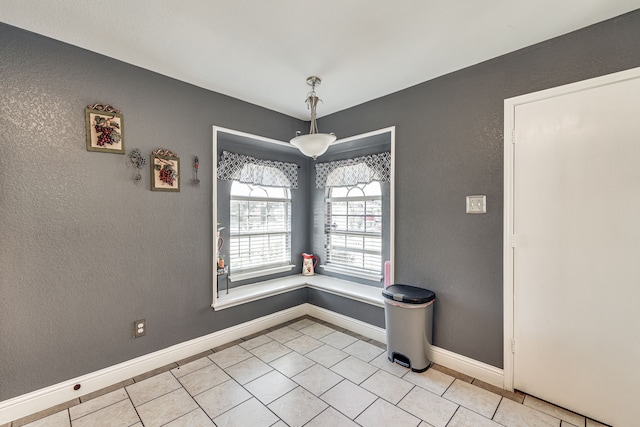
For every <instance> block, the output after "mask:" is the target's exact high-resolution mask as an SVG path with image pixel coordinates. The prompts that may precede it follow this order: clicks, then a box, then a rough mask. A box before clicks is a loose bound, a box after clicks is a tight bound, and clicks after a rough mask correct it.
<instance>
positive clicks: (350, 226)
mask: <svg viewBox="0 0 640 427" xmlns="http://www.w3.org/2000/svg"><path fill="white" fill-rule="evenodd" d="M382 214H383V212H382V189H381V185H380V183H379V182H377V181H374V182H371V183H369V184H359V185H355V186H350V187H331V188H329V189H328V190H327V198H326V215H325V218H326V226H325V230H326V231H325V247H326V254H325V255H326V263H327V265H328V266H331V267H338V268H343V269H344V270H345V273H346V274H356V275H357V274H358V273H359V272H360V273H369V274H381V272H382Z"/></svg>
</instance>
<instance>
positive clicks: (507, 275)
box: [503, 67, 640, 391]
mask: <svg viewBox="0 0 640 427" xmlns="http://www.w3.org/2000/svg"><path fill="white" fill-rule="evenodd" d="M638 77H640V67H638V68H632V69H629V70H625V71H620V72H617V73H613V74H607V75H604V76H600V77H595V78H593V79H588V80H583V81H580V82H576V83H571V84H567V85H564V86H558V87H555V88H551V89H546V90H542V91H539V92H533V93H529V94H526V95H521V96H517V97H514V98H509V99H505V101H504V228H503V236H504V237H503V277H504V279H503V280H504V283H503V304H504V307H503V310H504V311H503V315H504V341H503V344H504V347H503V351H504V389H505V390H509V391H513V388H514V355H513V350H512V349H513V348H514V346H515V345H517V344H516V343H515V337H514V302H515V299H514V298H515V294H514V282H513V262H514V248H515V247H516V246H517V236H514V217H513V214H514V212H513V203H514V194H513V189H514V178H515V171H514V153H515V144H516V141H514V133H515V124H516V117H515V112H516V107H517V106H519V105H524V104H528V103H531V102H536V101H540V100H543V99H548V98H553V97H556V96H562V95H566V94H570V93H574V92H579V91H583V90H587V89H592V88H597V87H600V86H605V85H609V84H612V83H616V82H623V81H625V80H632V79H637V78H638Z"/></svg>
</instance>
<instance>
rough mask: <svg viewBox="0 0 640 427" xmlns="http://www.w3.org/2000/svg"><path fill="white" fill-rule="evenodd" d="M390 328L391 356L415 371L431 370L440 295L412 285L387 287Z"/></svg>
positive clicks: (390, 359)
mask: <svg viewBox="0 0 640 427" xmlns="http://www.w3.org/2000/svg"><path fill="white" fill-rule="evenodd" d="M382 296H383V297H384V319H385V323H386V330H387V358H388V359H389V361H391V362H396V363H398V364H399V365H402V366H405V367H407V368H411V370H412V371H415V372H424V371H426V370H427V368H428V367H429V365H430V364H431V361H430V360H429V357H428V353H429V346H430V345H431V337H432V334H433V303H434V301H435V299H436V294H435V293H434V292H433V291H430V290H428V289H423V288H418V287H416V286H410V285H391V286H389V287H388V288H385V289H383V291H382Z"/></svg>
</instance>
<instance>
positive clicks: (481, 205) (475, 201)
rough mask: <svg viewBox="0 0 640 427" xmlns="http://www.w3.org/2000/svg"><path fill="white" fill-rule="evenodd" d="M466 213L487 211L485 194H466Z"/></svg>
mask: <svg viewBox="0 0 640 427" xmlns="http://www.w3.org/2000/svg"><path fill="white" fill-rule="evenodd" d="M467 213H468V214H483V213H487V196H467Z"/></svg>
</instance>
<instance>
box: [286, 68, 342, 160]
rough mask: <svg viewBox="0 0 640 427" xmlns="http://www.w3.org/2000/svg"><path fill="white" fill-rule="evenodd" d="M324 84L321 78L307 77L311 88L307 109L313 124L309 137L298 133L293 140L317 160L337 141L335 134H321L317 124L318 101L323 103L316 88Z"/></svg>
mask: <svg viewBox="0 0 640 427" xmlns="http://www.w3.org/2000/svg"><path fill="white" fill-rule="evenodd" d="M320 83H322V80H321V79H320V77H317V76H311V77H307V84H308V85H309V86H311V92H309V93H308V94H307V99H306V102H307V108H309V109H310V110H311V124H310V126H309V134H308V135H300V131H298V132H296V137H295V138H293V139H292V140H291V144H292V145H294V146H296V147H297V148H298V150H300V152H301V153H302V154H304V155H305V156H308V157H312V158H313V160H315V159H316V158H317V157H318V156H320V155H322V154H324V153H325V152H326V151H327V149H328V148H329V145H331V143H332V142H334V141H335V140H336V135H335V134H333V133H319V132H318V124H317V123H316V108H317V106H318V101H322V100H321V99H320V98H318V96H317V95H316V86H319V85H320Z"/></svg>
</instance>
